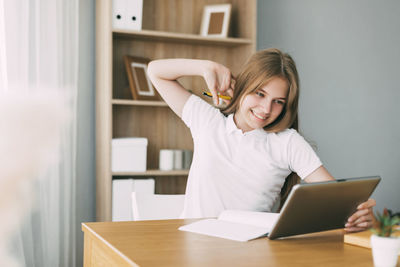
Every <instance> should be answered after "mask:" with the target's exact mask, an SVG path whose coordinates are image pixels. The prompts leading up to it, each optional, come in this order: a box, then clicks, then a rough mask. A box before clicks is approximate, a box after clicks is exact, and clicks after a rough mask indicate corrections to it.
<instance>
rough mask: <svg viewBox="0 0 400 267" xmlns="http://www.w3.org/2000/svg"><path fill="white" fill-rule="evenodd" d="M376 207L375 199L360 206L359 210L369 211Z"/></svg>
mask: <svg viewBox="0 0 400 267" xmlns="http://www.w3.org/2000/svg"><path fill="white" fill-rule="evenodd" d="M375 205H376V201H375V199H372V198H370V199H368V200H367V201H365V202H363V203H361V204H360V205H358V207H357V209H368V208H372V207H375Z"/></svg>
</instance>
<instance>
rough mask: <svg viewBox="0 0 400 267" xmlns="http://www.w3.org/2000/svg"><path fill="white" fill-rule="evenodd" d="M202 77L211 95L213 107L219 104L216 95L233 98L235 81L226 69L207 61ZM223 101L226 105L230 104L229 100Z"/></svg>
mask: <svg viewBox="0 0 400 267" xmlns="http://www.w3.org/2000/svg"><path fill="white" fill-rule="evenodd" d="M203 77H204V80H205V81H206V83H207V87H208V89H209V90H210V92H211V94H212V97H213V102H214V104H215V105H218V104H219V97H218V93H220V94H222V95H228V96H230V97H233V90H234V87H235V79H234V77H233V76H232V73H231V71H230V70H229V69H228V68H227V67H225V66H224V65H221V64H219V63H216V62H213V61H208V62H207V64H206V67H205V70H204V74H203ZM223 101H224V102H225V103H227V104H229V102H230V100H223Z"/></svg>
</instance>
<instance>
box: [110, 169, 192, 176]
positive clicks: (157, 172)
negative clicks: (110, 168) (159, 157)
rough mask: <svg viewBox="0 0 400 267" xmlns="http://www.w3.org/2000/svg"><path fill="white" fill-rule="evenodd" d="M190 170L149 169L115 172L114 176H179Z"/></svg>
mask: <svg viewBox="0 0 400 267" xmlns="http://www.w3.org/2000/svg"><path fill="white" fill-rule="evenodd" d="M188 174H189V170H172V171H162V170H147V171H145V172H113V173H112V175H113V176H179V175H188Z"/></svg>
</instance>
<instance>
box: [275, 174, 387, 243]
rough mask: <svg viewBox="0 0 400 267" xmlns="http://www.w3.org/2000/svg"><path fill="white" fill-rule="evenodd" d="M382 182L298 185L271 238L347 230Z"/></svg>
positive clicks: (362, 180) (358, 180) (357, 180)
mask: <svg viewBox="0 0 400 267" xmlns="http://www.w3.org/2000/svg"><path fill="white" fill-rule="evenodd" d="M380 180H381V178H380V177H379V176H371V177H360V178H349V179H337V180H335V181H329V182H318V183H302V184H297V185H295V186H294V187H293V188H292V191H291V192H290V194H289V196H288V198H287V200H286V202H285V204H284V205H283V207H282V209H281V212H280V215H279V218H278V219H277V221H276V223H275V225H274V226H273V227H272V229H271V231H270V232H269V234H268V237H269V239H275V238H279V237H286V236H292V235H299V234H306V233H313V232H320V231H325V230H331V229H338V228H344V225H345V223H346V222H347V219H348V218H349V217H350V216H351V215H352V214H353V213H354V212H355V211H356V210H357V206H358V205H359V204H361V203H362V202H365V201H367V200H368V198H369V197H370V196H371V194H372V192H373V191H374V189H375V188H376V186H377V185H378V183H379V181H380Z"/></svg>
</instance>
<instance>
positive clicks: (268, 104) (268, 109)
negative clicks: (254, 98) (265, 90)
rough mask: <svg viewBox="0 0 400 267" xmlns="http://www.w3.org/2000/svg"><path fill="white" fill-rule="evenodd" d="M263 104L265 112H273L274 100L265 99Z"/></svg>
mask: <svg viewBox="0 0 400 267" xmlns="http://www.w3.org/2000/svg"><path fill="white" fill-rule="evenodd" d="M261 105H262V109H263V112H265V114H269V113H271V108H272V102H271V101H270V100H268V99H264V101H263V102H262V104H261Z"/></svg>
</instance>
